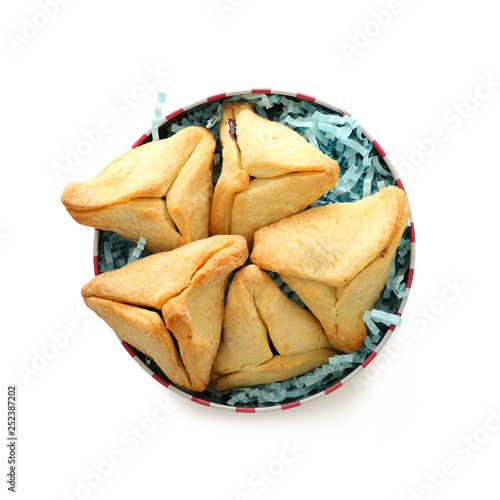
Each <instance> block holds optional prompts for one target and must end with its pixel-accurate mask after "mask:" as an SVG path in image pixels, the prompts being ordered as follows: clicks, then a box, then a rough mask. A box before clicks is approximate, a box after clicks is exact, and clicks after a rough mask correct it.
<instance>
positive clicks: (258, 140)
mask: <svg viewBox="0 0 500 500" xmlns="http://www.w3.org/2000/svg"><path fill="white" fill-rule="evenodd" d="M220 139H221V144H222V172H221V176H220V178H219V180H218V182H217V185H216V186H215V191H214V199H213V204H212V212H211V215H210V231H211V233H212V234H241V235H242V236H244V237H245V238H246V239H247V241H248V243H249V244H250V245H251V244H252V242H253V235H254V233H255V231H257V230H258V229H260V228H261V227H264V226H267V225H269V224H272V223H274V222H277V221H279V220H281V219H283V218H285V217H288V216H290V215H293V214H296V213H298V212H301V211H302V210H304V209H305V208H306V207H307V206H308V205H310V204H311V203H312V202H313V201H315V200H317V199H318V198H319V197H320V196H321V195H322V194H323V193H325V192H326V191H328V190H329V189H331V188H332V187H333V186H335V184H336V182H337V180H338V172H339V169H338V165H337V163H336V162H335V161H334V160H332V159H331V158H330V157H328V156H327V155H325V154H323V153H322V152H321V151H319V150H317V149H316V148H315V147H313V146H312V145H311V144H310V143H309V142H307V141H306V140H305V139H304V138H302V137H301V136H300V135H299V134H298V133H297V132H295V131H293V130H292V129H290V128H288V127H286V126H285V125H282V124H280V123H277V122H273V121H271V120H268V119H266V118H263V117H261V116H259V115H258V114H256V113H254V111H253V109H252V107H251V106H250V104H249V103H247V102H243V103H236V102H230V103H227V104H226V105H225V106H224V109H223V112H222V120H221V125H220Z"/></svg>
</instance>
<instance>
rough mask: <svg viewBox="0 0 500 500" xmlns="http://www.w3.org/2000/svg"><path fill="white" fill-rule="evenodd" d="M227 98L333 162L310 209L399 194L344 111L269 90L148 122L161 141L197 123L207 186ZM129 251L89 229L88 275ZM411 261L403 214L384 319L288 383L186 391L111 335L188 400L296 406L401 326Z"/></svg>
mask: <svg viewBox="0 0 500 500" xmlns="http://www.w3.org/2000/svg"><path fill="white" fill-rule="evenodd" d="M228 100H237V101H245V100H246V101H249V102H250V103H251V104H252V105H253V107H254V109H255V111H256V112H257V113H259V114H261V115H262V116H267V117H268V118H270V119H274V120H277V121H281V122H283V123H285V124H286V125H287V126H289V127H291V128H294V129H295V130H296V131H297V132H298V133H300V134H301V135H302V136H304V137H305V138H306V139H308V140H309V142H311V143H312V144H313V145H314V146H316V147H317V148H318V149H320V150H322V151H323V152H324V153H326V154H329V155H330V156H332V157H333V158H334V159H335V160H336V161H337V162H338V163H339V169H340V172H339V181H338V182H337V185H336V186H335V187H334V188H333V189H331V190H330V191H328V192H327V193H325V194H324V195H323V196H322V197H321V198H320V199H319V200H318V201H317V202H315V203H313V204H312V206H317V205H322V204H326V203H334V202H339V201H355V200H356V199H359V198H361V197H364V196H367V195H369V194H373V193H374V192H376V191H378V190H379V189H381V188H382V187H385V186H387V185H397V186H398V187H399V188H401V189H403V190H404V187H403V184H402V182H401V179H400V178H399V176H398V174H397V172H396V169H395V167H394V165H393V163H392V162H391V160H390V159H389V157H388V156H387V154H386V153H385V151H384V150H383V148H382V147H381V145H380V144H379V143H378V141H376V140H375V139H374V138H373V136H372V135H371V134H369V133H368V131H367V130H366V129H364V128H363V127H361V126H360V125H359V124H358V123H357V121H356V120H355V119H354V118H353V117H351V116H350V115H349V113H347V112H346V111H345V110H343V109H340V108H338V107H336V106H333V105H331V104H328V103H325V102H323V101H320V100H319V99H316V98H315V97H311V96H310V95H307V94H303V93H300V92H297V93H291V92H284V91H276V90H271V89H252V90H248V91H238V92H228V93H220V94H216V95H213V96H210V97H207V98H206V99H203V100H201V101H198V102H195V103H194V104H191V105H189V106H186V107H183V108H180V109H177V110H176V111H173V112H171V113H169V114H168V115H167V116H166V117H165V118H164V119H163V120H162V121H160V122H159V123H154V124H153V127H154V128H155V129H156V130H155V132H156V131H157V133H158V136H159V138H160V139H163V138H166V137H169V136H170V135H171V134H173V133H175V132H177V131H178V130H180V129H182V128H184V127H185V126H189V125H196V126H204V127H206V128H208V129H209V130H211V132H212V133H213V135H214V137H215V138H216V139H217V149H216V152H215V154H214V170H213V172H214V174H213V180H214V184H215V183H216V181H217V179H218V175H219V174H220V165H221V160H222V158H221V150H220V144H219V142H218V128H219V121H220V116H221V112H222V106H223V103H224V102H226V101H228ZM151 140H152V130H148V131H146V132H145V133H144V134H142V135H141V136H140V137H139V139H138V140H137V141H136V142H135V143H134V144H133V145H132V148H135V147H137V146H139V145H141V144H145V143H147V142H150V141H151ZM134 248H136V243H134V242H130V241H128V240H125V239H124V238H122V237H121V236H118V235H117V234H115V233H112V232H110V231H101V230H99V229H96V230H95V236H94V250H93V259H94V270H95V274H96V275H98V274H100V273H101V272H103V271H106V270H110V269H113V268H118V267H121V266H123V265H125V264H126V262H127V256H129V255H130V252H131V251H132V250H133V249H134ZM139 250H140V249H139ZM137 252H138V251H137V250H136V253H137ZM147 254H149V252H147V251H146V250H145V251H143V252H142V256H145V255H147ZM414 263H415V229H414V224H413V219H412V215H411V211H410V223H409V226H408V227H407V228H406V230H405V232H404V234H403V237H402V239H401V242H400V244H399V246H398V250H397V252H396V254H395V257H394V261H393V265H392V268H391V273H390V275H389V279H388V282H387V284H386V288H385V289H384V290H383V291H382V293H381V296H380V298H379V300H378V301H377V303H376V304H375V307H374V309H375V310H376V311H383V314H382V315H378V316H377V315H374V316H372V318H371V319H370V318H367V321H366V323H367V339H366V340H365V343H364V344H363V346H362V347H361V349H359V350H358V351H356V352H355V353H351V354H342V355H339V356H335V357H334V358H331V360H330V364H328V365H324V366H323V367H320V368H316V369H315V370H312V371H311V372H308V373H306V374H304V375H300V376H298V377H294V378H293V379H289V380H287V381H283V382H277V383H273V384H265V385H262V386H255V387H252V388H240V389H232V390H230V391H225V392H219V391H215V390H213V389H211V388H207V389H206V390H205V391H203V392H202V393H193V392H191V391H188V390H187V389H184V388H182V387H178V386H176V385H175V384H173V383H172V382H171V381H170V380H169V379H168V378H167V377H166V376H165V375H164V374H163V372H162V371H161V370H160V368H159V367H158V366H157V365H156V363H155V362H154V360H152V359H151V358H149V357H148V356H146V355H144V354H143V353H142V352H140V351H139V350H137V349H135V348H134V347H132V346H130V345H129V344H127V343H126V342H125V341H123V340H122V339H121V338H120V337H118V338H119V340H120V342H121V343H122V345H123V347H124V348H125V350H126V351H127V352H128V353H129V354H130V356H132V358H133V359H134V360H135V361H136V362H137V363H138V364H139V365H140V366H141V367H142V368H143V369H144V370H145V371H146V372H147V373H148V374H149V375H150V376H151V377H153V378H154V379H155V380H156V381H157V382H158V383H160V384H162V385H163V386H165V387H168V388H169V389H170V390H171V391H173V392H175V393H176V394H179V395H180V396H182V397H184V398H188V399H189V400H191V401H193V402H195V403H198V404H201V405H204V406H208V407H210V408H218V409H223V410H229V411H232V412H241V413H255V412H265V411H273V410H286V409H289V408H294V407H298V406H301V405H303V404H306V403H309V402H311V401H314V400H316V399H318V398H321V397H323V396H326V395H328V394H331V393H333V392H335V391H337V390H339V389H341V388H342V387H343V386H344V385H346V383H348V382H349V381H350V380H352V379H353V378H354V377H357V376H359V375H360V374H361V373H362V372H363V370H364V369H366V367H367V366H368V365H369V363H371V362H372V361H373V359H374V358H375V357H376V356H377V355H378V354H379V353H380V351H381V350H382V349H383V348H384V346H385V344H386V343H387V342H388V340H389V338H390V337H391V335H392V333H393V332H394V330H395V328H396V326H398V325H399V324H400V321H401V315H402V313H403V309H404V307H405V304H406V302H407V300H408V295H409V292H410V288H411V284H412V280H413V273H414ZM277 281H278V284H279V285H280V287H281V288H282V290H283V291H284V292H285V294H286V295H287V296H288V297H290V298H292V299H293V300H297V301H298V302H300V299H298V297H297V296H296V295H295V294H294V293H293V292H292V291H291V290H290V289H289V288H287V287H286V285H284V284H283V282H279V280H278V279H277Z"/></svg>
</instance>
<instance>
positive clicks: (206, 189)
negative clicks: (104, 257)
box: [61, 127, 215, 252]
mask: <svg viewBox="0 0 500 500" xmlns="http://www.w3.org/2000/svg"><path fill="white" fill-rule="evenodd" d="M214 150H215V140H214V138H213V137H212V134H211V133H210V132H209V131H208V130H206V129H204V128H202V127H187V128H185V129H182V130H181V131H179V132H177V133H176V134H174V135H172V136H171V137H169V138H168V139H161V140H157V141H152V142H149V143H147V144H143V145H141V146H138V147H137V148H135V149H132V150H130V151H128V152H127V153H125V154H123V155H122V156H120V157H119V158H117V159H116V160H114V161H112V162H111V163H110V164H109V165H108V166H106V167H105V168H104V169H103V170H102V171H101V172H100V173H99V174H98V175H96V176H95V177H94V178H93V179H90V180H88V181H86V182H72V183H70V184H68V185H67V186H66V187H65V189H64V191H63V194H62V197H61V201H62V203H63V205H64V206H65V207H66V209H67V210H68V212H69V214H70V215H71V216H72V217H73V219H75V220H76V221H77V222H78V223H80V224H83V225H85V226H91V227H96V228H98V229H106V230H111V231H115V232H116V233H118V234H120V235H121V236H123V237H125V238H127V239H130V240H133V241H137V240H138V239H139V238H140V237H141V236H142V237H144V238H146V247H147V248H148V249H149V250H151V251H153V252H162V251H168V250H172V249H174V248H178V247H179V246H181V245H184V244H186V243H190V242H192V241H196V240H200V239H203V238H207V237H208V236H209V218H210V208H211V201H212V191H213V187H212V158H213V152H214Z"/></svg>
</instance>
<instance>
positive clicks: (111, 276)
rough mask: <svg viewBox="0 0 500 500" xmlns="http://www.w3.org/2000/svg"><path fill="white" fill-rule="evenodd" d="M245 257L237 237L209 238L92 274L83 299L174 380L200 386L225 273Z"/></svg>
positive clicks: (217, 328)
mask: <svg viewBox="0 0 500 500" xmlns="http://www.w3.org/2000/svg"><path fill="white" fill-rule="evenodd" d="M247 257H248V248H247V244H246V241H245V239H244V238H242V237H241V236H214V237H212V238H207V239H203V240H199V241H196V242H193V243H189V244H186V245H184V246H182V247H180V248H178V249H176V250H172V251H170V252H162V253H158V254H154V255H150V256H149V257H145V258H143V259H140V260H137V261H135V262H133V263H131V264H128V265H127V266H125V267H122V268H121V269H117V270H115V271H111V272H108V273H104V274H101V275H99V276H96V277H95V278H94V279H93V280H91V281H90V282H89V283H87V284H86V285H85V286H84V287H83V288H82V296H83V297H84V300H85V303H86V304H87V306H88V307H90V308H91V309H92V310H93V311H94V312H96V313H97V315H98V316H100V317H101V318H102V319H104V321H106V322H107V323H108V324H109V325H110V326H111V328H112V329H113V330H114V331H115V332H116V333H117V334H118V335H119V336H120V337H121V338H122V339H123V340H125V341H126V342H128V343H129V344H130V345H132V346H134V347H136V348H137V349H139V350H140V351H141V352H143V353H144V354H146V355H147V356H150V357H151V358H153V359H154V360H155V361H156V363H157V364H158V366H159V367H160V368H161V369H162V371H163V372H164V373H165V375H166V376H167V377H168V378H169V379H170V380H171V381H172V382H174V383H175V384H177V385H180V386H182V387H185V388H187V389H190V390H192V391H203V390H204V389H205V387H206V385H207V383H208V380H209V376H210V369H211V367H212V364H213V361H214V359H215V355H216V352H217V348H218V346H219V341H220V334H221V327H222V320H223V316H224V292H225V289H226V283H227V278H228V276H229V274H230V273H231V272H232V271H233V270H234V269H235V268H237V267H238V266H241V265H242V264H243V263H244V262H245V260H246V259H247Z"/></svg>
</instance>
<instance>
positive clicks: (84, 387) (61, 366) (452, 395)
mask: <svg viewBox="0 0 500 500" xmlns="http://www.w3.org/2000/svg"><path fill="white" fill-rule="evenodd" d="M47 3H48V4H50V5H52V7H51V8H50V5H49V6H48V7H46V9H47V10H49V11H50V12H51V13H50V17H49V15H47V14H43V12H44V11H43V9H42V7H41V6H42V4H43V0H37V1H35V0H23V1H19V2H8V3H7V4H6V5H5V6H4V7H3V14H2V17H1V21H0V24H1V30H2V43H1V47H0V51H1V57H2V61H3V68H4V70H3V75H2V80H1V88H2V92H1V93H0V100H1V106H0V110H1V114H2V131H1V137H2V143H3V147H2V167H1V168H2V173H1V181H0V203H1V212H0V213H1V219H0V255H1V259H2V278H1V287H0V304H1V308H2V316H1V317H2V335H3V339H4V342H3V349H2V388H1V391H2V392H3V394H4V396H2V400H3V401H6V399H7V396H6V392H7V384H9V383H10V384H16V385H17V390H18V436H19V440H18V449H17V451H18V460H19V463H18V484H17V498H21V499H23V500H24V499H26V500H27V499H30V500H31V499H33V498H37V499H42V500H44V499H66V500H67V499H68V498H84V497H85V496H86V497H87V498H92V499H104V498H123V499H134V498H206V499H217V500H233V499H237V498H239V499H240V500H241V499H244V498H252V499H253V498H259V499H271V498H273V499H274V498H293V499H295V498H297V499H298V498H322V495H325V497H324V498H326V497H333V496H335V497H336V498H349V499H351V498H352V499H357V498H372V499H384V500H387V499H410V498H412V499H413V500H415V499H417V500H418V498H439V499H454V500H456V499H465V498H472V497H475V498H498V496H499V495H500V486H499V482H498V464H499V460H500V457H499V455H500V432H499V430H500V421H499V422H498V423H497V422H496V421H495V420H494V415H497V418H498V419H500V416H498V414H499V412H500V395H499V391H498V381H499V377H500V363H499V361H498V352H499V348H500V335H499V333H500V332H499V328H498V321H497V320H496V319H497V317H498V316H497V314H498V291H497V283H498V279H499V272H498V237H497V235H496V233H497V228H498V198H499V181H500V178H499V167H500V165H499V160H498V158H499V155H498V152H499V148H498V137H499V130H498V116H499V113H500V68H499V63H498V47H499V42H500V34H499V30H498V14H497V12H495V11H494V5H495V4H494V2H491V1H489V0H476V1H474V2H467V5H468V7H464V5H466V2H454V1H451V0H445V1H440V2H432V1H431V0H419V1H417V0H414V1H410V0H401V1H400V2H397V0H392V1H389V0H377V1H373V2H372V1H357V2H347V1H346V2H329V1H326V0H308V1H302V2H299V1H296V0H294V1H291V0H289V1H284V0H283V1H274V2H272V1H267V2H265V1H263V0H254V1H251V0H242V1H238V0H222V1H220V2H218V3H217V2H213V1H212V0H197V1H191V2H188V1H184V2H181V1H176V2H173V1H165V0H144V1H142V2H140V3H139V2H124V1H123V0H120V1H119V0H108V1H106V2H100V1H97V0H87V1H85V2H84V1H81V0H80V1H78V0H73V1H67V0H66V4H65V5H62V3H61V4H60V3H56V4H55V5H56V7H54V2H50V1H48V0H47ZM391 11H392V13H391ZM388 13H389V14H388ZM33 23H35V24H33ZM37 25H38V26H37ZM366 32H368V35H366ZM363 33H364V34H363ZM148 71H156V74H157V75H158V76H157V77H158V81H157V82H156V83H155V84H154V85H152V84H151V80H147V83H148V84H149V85H148V86H149V87H150V90H148V91H147V92H145V91H144V89H143V88H142V89H141V88H140V87H141V86H142V85H143V82H144V78H145V77H146V75H147V74H148ZM484 82H489V83H487V84H485V83H484ZM256 87H271V88H274V89H280V90H289V91H292V92H293V91H295V92H296V91H299V92H303V93H306V94H310V95H313V96H316V97H318V98H319V99H321V100H323V101H326V102H330V103H332V104H333V105H336V106H338V107H341V108H343V109H345V110H347V111H348V112H349V113H350V114H351V115H353V116H354V117H356V118H357V119H358V120H359V122H360V123H361V124H362V125H363V126H364V127H366V129H367V130H368V131H370V132H371V134H372V135H374V136H375V138H376V139H377V140H378V141H379V143H380V144H381V145H382V147H383V148H384V149H385V150H386V152H387V153H388V154H389V156H390V157H391V158H392V159H393V161H394V163H395V164H396V166H397V167H399V169H400V175H401V178H402V181H403V183H404V186H405V188H406V190H407V193H408V196H409V199H410V203H411V207H412V211H413V216H414V220H415V228H416V237H417V262H416V271H415V279H414V286H413V288H412V292H411V295H410V298H409V301H408V305H407V308H406V309H405V312H404V315H403V325H402V327H401V328H398V329H396V333H395V334H394V336H393V338H392V339H391V341H390V343H389V344H388V345H387V346H386V348H385V349H387V351H386V352H385V353H384V351H385V349H384V351H383V353H382V354H380V355H379V357H378V358H377V359H376V360H375V361H374V362H373V363H372V365H370V367H369V368H368V369H367V370H366V371H365V374H364V375H362V376H360V378H359V380H357V381H356V383H355V382H354V381H353V382H350V383H349V384H348V385H347V386H345V387H343V388H341V389H340V390H339V391H337V392H335V393H333V394H331V395H329V396H328V397H324V398H320V399H319V400H316V401H314V402H312V403H310V404H307V405H305V406H304V407H300V408H295V409H291V410H287V411H275V412H271V413H266V414H254V415H248V414H233V413H230V412H223V411H218V410H214V409H210V408H205V407H203V406H200V405H197V404H194V403H192V402H190V401H188V400H185V399H183V398H181V397H180V396H177V395H176V394H174V393H172V392H171V391H169V390H167V389H164V388H163V387H162V386H161V385H160V384H158V383H156V382H155V381H153V380H152V379H150V378H149V376H148V375H147V374H146V373H145V372H144V371H143V370H142V369H141V368H140V367H139V366H138V365H137V364H136V363H134V362H133V361H132V359H131V358H130V357H129V356H128V355H127V354H126V352H125V351H124V350H123V349H122V347H121V346H120V345H119V343H118V341H117V339H116V337H115V336H114V334H113V333H112V331H111V330H110V329H109V328H108V326H107V325H106V324H104V323H103V322H102V321H101V320H99V319H98V318H96V317H94V316H93V315H91V314H90V313H89V314H88V315H82V313H81V310H79V309H78V305H79V304H81V299H80V288H81V286H82V285H83V284H85V283H86V282H87V281H88V280H90V279H91V278H92V276H93V266H92V257H91V256H92V239H93V230H92V229H91V228H87V227H84V226H79V225H78V224H76V223H74V221H73V220H72V219H71V218H70V217H69V215H68V214H67V213H66V211H65V210H64V208H63V206H62V205H61V203H60V201H59V198H60V195H61V191H62V189H63V187H64V185H65V184H66V183H67V182H70V181H72V180H85V179H88V178H90V177H91V176H93V175H94V174H95V173H97V172H98V171H100V170H101V169H102V168H103V167H104V166H105V165H106V164H107V163H108V162H109V161H111V160H112V159H114V158H115V157H116V156H118V155H119V154H121V153H123V152H124V151H126V150H127V149H128V148H130V146H131V145H132V143H133V142H134V141H135V140H136V139H137V138H138V137H139V136H140V135H141V134H142V133H143V132H144V131H146V130H147V129H149V127H150V125H151V120H152V118H153V114H154V107H155V104H156V100H157V92H158V91H164V92H166V93H167V94H168V98H167V104H166V107H165V111H164V115H165V114H167V113H169V112H171V111H173V110H175V109H177V108H179V107H180V106H183V105H188V104H190V103H192V102H195V101H197V100H199V99H203V98H205V97H206V96H209V95H213V94H216V93H219V92H224V91H227V92H229V91H234V90H245V89H250V88H256ZM127 96H135V100H134V99H133V98H132V101H130V102H129V104H126V105H125V104H124V103H125V100H126V99H129V98H128V97H127ZM102 120H105V123H107V124H108V129H107V132H106V133H105V134H102V138H101V140H100V143H99V144H97V145H95V146H92V148H91V151H90V152H88V154H87V156H86V157H85V158H83V159H82V160H81V162H80V163H79V164H78V165H75V166H74V168H73V169H72V170H71V172H65V173H64V174H63V175H62V178H61V179H59V178H58V176H57V175H56V173H55V170H54V166H55V165H56V164H57V163H58V162H59V163H61V164H64V163H65V162H66V155H67V154H68V147H70V148H76V147H77V146H78V145H79V144H81V141H83V140H85V134H86V133H89V132H90V131H92V130H93V129H96V128H97V127H99V126H100V124H101V122H102ZM435 138H437V140H438V142H439V143H438V144H436V141H435ZM419 144H420V146H419ZM419 148H420V149H425V150H426V152H425V154H424V153H422V152H421V153H418V151H419ZM82 311H83V309H82ZM72 328H76V330H71V329H72ZM65 329H66V330H67V331H71V332H72V333H73V334H74V335H73V336H72V337H68V334H67V333H66V334H61V335H59V338H66V340H67V342H66V345H64V348H61V349H59V350H56V351H54V347H53V346H54V341H53V339H54V338H56V336H57V335H56V334H58V333H61V332H63V331H64V330H65ZM51 346H52V347H51ZM49 357H50V358H52V359H47V358H49ZM28 368H29V369H31V370H33V371H32V372H28V373H29V375H26V372H24V375H23V373H22V371H23V370H24V369H28ZM158 401H160V402H164V401H168V402H169V403H168V404H170V405H171V406H175V409H174V410H169V413H170V415H169V416H168V418H165V419H162V420H164V421H163V422H160V423H156V421H155V420H154V418H156V419H157V420H158V419H159V418H160V417H161V416H163V415H165V412H164V411H163V412H162V411H161V409H158ZM2 409H3V413H4V415H5V413H6V405H5V403H2ZM1 421H2V426H4V428H5V430H2V432H0V435H5V434H6V427H7V420H6V417H5V418H4V417H2V420H1ZM141 426H143V430H146V431H147V432H146V433H143V434H141V436H142V437H143V440H142V441H139V439H138V438H134V439H135V440H134V439H132V433H133V432H134V429H136V428H139V429H140V428H141ZM141 432H142V431H141ZM287 445H288V446H291V447H295V450H296V452H295V455H293V454H292V453H290V452H285V451H284V450H285V449H286V446H287ZM2 448H4V451H3V452H2V453H1V454H0V462H1V463H2V464H3V465H2V467H1V468H0V470H2V471H4V472H2V477H3V478H4V479H2V484H1V485H0V489H1V490H3V491H6V490H7V483H6V476H5V475H4V473H5V472H6V471H7V451H8V450H7V448H6V447H5V445H4V446H2ZM117 457H119V460H118V461H116V460H115V465H114V466H113V470H110V468H109V467H108V468H106V466H105V465H102V464H103V462H105V461H109V460H110V458H115V459H116V458H117ZM285 462H286V463H285ZM96 464H97V467H99V465H98V464H101V473H100V475H98V473H97V472H96ZM443 469H444V471H445V472H440V471H442V470H443ZM104 476H107V477H104ZM266 478H267V479H266ZM85 482H87V483H90V484H91V488H90V489H88V487H87V489H86V488H85V487H84V486H82V484H84V483H85ZM3 491H2V493H3Z"/></svg>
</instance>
